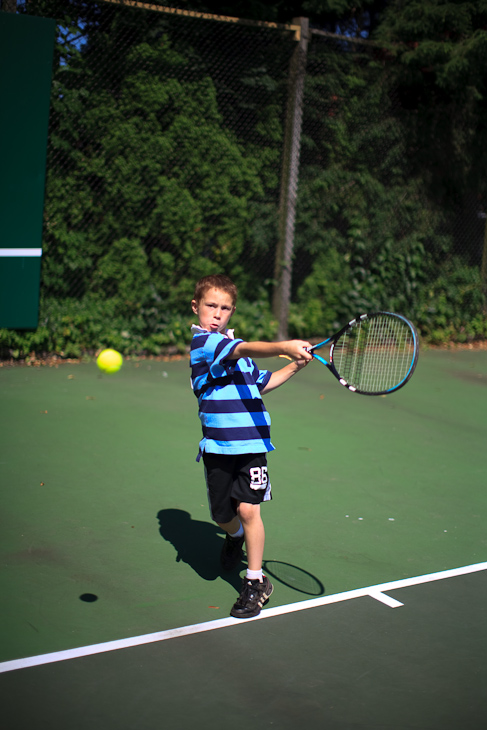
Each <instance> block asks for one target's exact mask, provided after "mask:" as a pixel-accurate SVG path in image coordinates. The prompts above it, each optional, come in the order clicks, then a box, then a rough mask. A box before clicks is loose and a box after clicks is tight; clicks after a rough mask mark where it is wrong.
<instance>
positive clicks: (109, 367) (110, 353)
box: [96, 349, 123, 373]
mask: <svg viewBox="0 0 487 730" xmlns="http://www.w3.org/2000/svg"><path fill="white" fill-rule="evenodd" d="M96 364H97V365H98V367H99V368H100V370H101V371H102V372H104V373H116V372H117V371H118V370H120V368H121V367H122V364H123V357H122V356H121V354H120V353H119V352H117V351H116V350H110V349H108V350H103V351H102V352H100V354H99V355H98V357H97V358H96Z"/></svg>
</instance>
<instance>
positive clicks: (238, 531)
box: [228, 523, 244, 539]
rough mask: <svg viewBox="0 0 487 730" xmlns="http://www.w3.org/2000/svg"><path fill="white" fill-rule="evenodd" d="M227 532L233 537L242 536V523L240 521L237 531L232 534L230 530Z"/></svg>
mask: <svg viewBox="0 0 487 730" xmlns="http://www.w3.org/2000/svg"><path fill="white" fill-rule="evenodd" d="M228 534H229V535H230V537H233V538H235V539H236V538H237V537H242V535H243V534H244V529H243V527H242V523H240V527H239V528H238V530H237V532H234V533H233V534H232V533H231V532H229V533H228Z"/></svg>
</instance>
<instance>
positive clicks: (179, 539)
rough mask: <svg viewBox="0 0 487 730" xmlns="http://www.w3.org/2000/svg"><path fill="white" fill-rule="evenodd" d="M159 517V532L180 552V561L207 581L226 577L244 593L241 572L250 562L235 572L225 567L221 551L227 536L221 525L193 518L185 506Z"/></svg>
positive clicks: (178, 559) (166, 510)
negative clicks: (221, 561)
mask: <svg viewBox="0 0 487 730" xmlns="http://www.w3.org/2000/svg"><path fill="white" fill-rule="evenodd" d="M157 519H158V520H159V533H160V534H161V536H162V537H163V538H164V540H167V542H170V543H171V545H172V546H173V547H174V549H175V551H176V562H177V563H179V562H180V561H182V562H183V563H186V564H187V565H189V566H190V567H191V568H192V569H193V570H194V571H195V572H196V573H197V574H198V575H199V576H200V577H201V578H203V579H204V580H216V579H217V578H222V579H223V580H225V581H227V583H229V584H230V585H231V586H233V587H234V588H235V590H236V591H237V593H239V592H240V588H241V585H242V579H241V577H240V575H239V571H240V570H242V568H244V567H246V565H245V563H243V562H241V563H240V565H237V567H236V568H235V569H234V570H232V571H227V570H223V568H222V566H221V563H220V553H221V550H222V547H223V541H224V536H223V532H222V530H221V529H220V528H219V527H218V526H217V525H214V524H212V523H210V522H200V521H199V520H193V519H192V518H191V515H190V514H189V512H185V511H184V510H181V509H161V510H160V511H159V512H158V513H157Z"/></svg>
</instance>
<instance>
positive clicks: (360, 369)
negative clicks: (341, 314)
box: [309, 312, 419, 395]
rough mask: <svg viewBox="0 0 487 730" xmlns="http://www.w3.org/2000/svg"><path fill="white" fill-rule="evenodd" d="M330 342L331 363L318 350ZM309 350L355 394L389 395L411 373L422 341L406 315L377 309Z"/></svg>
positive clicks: (353, 320) (404, 383)
mask: <svg viewBox="0 0 487 730" xmlns="http://www.w3.org/2000/svg"><path fill="white" fill-rule="evenodd" d="M327 345H329V346H330V353H329V362H327V361H326V360H325V359H324V358H323V357H321V355H318V354H317V352H316V351H317V350H320V349H321V348H322V347H325V346H327ZM309 352H311V354H312V355H313V357H314V358H316V360H319V361H320V362H321V363H323V365H326V367H327V368H328V370H330V372H331V373H333V375H334V376H335V378H337V380H338V381H339V382H340V383H341V385H343V386H345V387H346V388H348V390H350V391H352V392H353V393H361V394H362V395H386V394H387V393H393V392H394V391H395V390H399V388H402V387H403V385H406V383H407V382H408V380H409V379H410V377H411V376H412V374H413V372H414V369H415V367H416V363H417V361H418V352H419V340H418V333H417V332H416V329H415V328H414V325H413V324H412V323H411V322H410V321H409V320H408V319H406V317H403V316H402V315H400V314H392V313H391V312H374V313H372V314H362V315H361V316H360V317H357V318H356V319H352V321H351V322H349V323H348V324H347V325H345V327H342V329H341V330H340V331H339V332H337V333H336V334H334V335H333V336H332V337H328V339H326V340H323V342H319V343H318V344H317V345H314V346H313V347H310V348H309Z"/></svg>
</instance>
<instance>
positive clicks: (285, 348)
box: [280, 340, 313, 367]
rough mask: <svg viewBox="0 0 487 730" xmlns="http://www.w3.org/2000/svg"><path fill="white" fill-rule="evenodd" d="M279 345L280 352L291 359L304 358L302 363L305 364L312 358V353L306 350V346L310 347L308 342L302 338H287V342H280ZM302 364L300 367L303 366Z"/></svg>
mask: <svg viewBox="0 0 487 730" xmlns="http://www.w3.org/2000/svg"><path fill="white" fill-rule="evenodd" d="M280 345H281V350H282V354H283V355H287V356H288V357H290V358H291V359H292V360H296V361H299V360H304V361H305V362H304V365H306V364H307V363H308V362H310V360H312V359H313V355H312V354H311V353H310V352H308V350H307V348H308V347H312V345H311V343H310V342H306V341H304V340H288V341H287V342H281V343H280ZM304 365H302V366H301V367H304Z"/></svg>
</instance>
